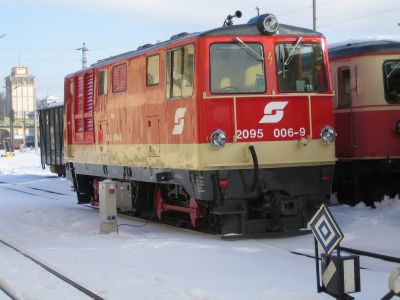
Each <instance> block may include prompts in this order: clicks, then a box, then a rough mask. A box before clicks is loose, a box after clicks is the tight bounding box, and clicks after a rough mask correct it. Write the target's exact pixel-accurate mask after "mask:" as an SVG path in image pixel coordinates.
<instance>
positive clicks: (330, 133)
mask: <svg viewBox="0 0 400 300" xmlns="http://www.w3.org/2000/svg"><path fill="white" fill-rule="evenodd" d="M335 137H336V132H335V129H333V128H332V127H331V126H328V125H327V126H325V127H324V128H322V130H321V143H322V144H326V145H328V144H330V143H333V142H334V141H335Z"/></svg>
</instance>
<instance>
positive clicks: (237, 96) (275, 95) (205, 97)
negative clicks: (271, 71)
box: [203, 92, 335, 100]
mask: <svg viewBox="0 0 400 300" xmlns="http://www.w3.org/2000/svg"><path fill="white" fill-rule="evenodd" d="M316 96H318V97H334V96H335V93H332V94H317V93H293V94H262V95H249V94H241V95H238V94H232V95H223V96H208V95H207V93H206V92H203V99H205V100H207V99H226V98H236V99H237V98H265V97H272V98H281V97H316Z"/></svg>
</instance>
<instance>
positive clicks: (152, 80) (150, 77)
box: [146, 55, 160, 86]
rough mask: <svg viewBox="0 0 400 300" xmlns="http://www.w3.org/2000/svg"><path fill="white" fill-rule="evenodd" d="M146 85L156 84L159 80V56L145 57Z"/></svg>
mask: <svg viewBox="0 0 400 300" xmlns="http://www.w3.org/2000/svg"><path fill="white" fill-rule="evenodd" d="M146 69H147V72H146V73H147V77H146V78H147V79H146V82H147V86H152V85H157V84H158V82H159V80H160V56H159V55H153V56H149V57H148V58H147V67H146Z"/></svg>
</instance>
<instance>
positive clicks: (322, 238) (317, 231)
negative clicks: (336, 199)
mask: <svg viewBox="0 0 400 300" xmlns="http://www.w3.org/2000/svg"><path fill="white" fill-rule="evenodd" d="M308 228H310V229H311V230H312V232H313V234H314V236H315V238H316V239H317V241H318V243H319V244H320V246H321V247H322V249H324V251H325V253H326V254H328V255H329V253H331V252H332V250H333V249H335V247H336V246H337V244H339V243H340V241H341V240H342V239H343V233H342V231H341V230H340V228H339V226H338V224H337V223H336V221H335V219H334V218H333V216H332V214H331V213H330V212H329V210H328V208H327V207H326V206H325V205H324V204H322V205H321V207H320V208H319V209H318V211H317V212H316V213H315V215H314V216H313V217H312V219H311V220H310V222H309V223H308Z"/></svg>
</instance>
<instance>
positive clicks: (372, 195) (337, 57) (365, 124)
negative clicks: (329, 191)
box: [329, 37, 400, 206]
mask: <svg viewBox="0 0 400 300" xmlns="http://www.w3.org/2000/svg"><path fill="white" fill-rule="evenodd" d="M329 55H330V63H331V71H332V83H333V86H334V88H335V91H336V101H335V126H336V128H337V132H338V136H337V142H336V155H337V157H338V163H337V165H336V168H335V184H334V190H336V191H337V192H338V198H339V200H340V201H341V202H343V203H350V204H354V203H356V202H357V201H360V200H363V201H364V202H366V203H367V204H368V205H371V206H373V204H374V202H375V201H380V200H382V198H383V196H384V194H387V195H389V196H392V197H393V196H394V195H395V194H396V193H399V192H400V160H399V158H400V39H399V38H398V37H397V38H394V37H382V38H370V39H364V40H353V41H348V42H341V43H339V44H336V45H332V46H331V47H330V49H329Z"/></svg>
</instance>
